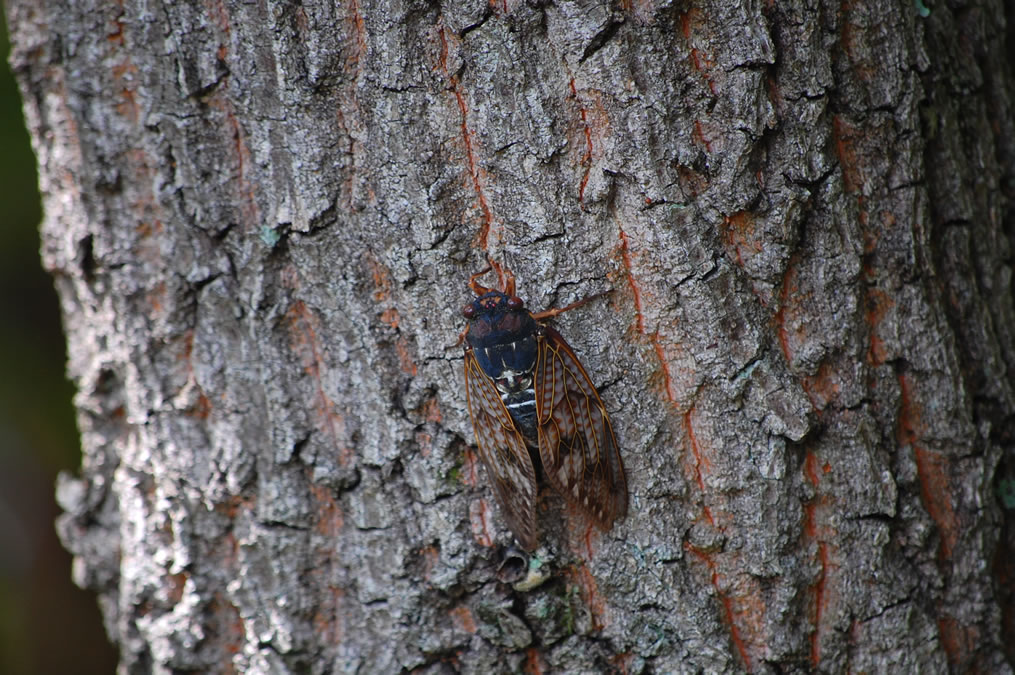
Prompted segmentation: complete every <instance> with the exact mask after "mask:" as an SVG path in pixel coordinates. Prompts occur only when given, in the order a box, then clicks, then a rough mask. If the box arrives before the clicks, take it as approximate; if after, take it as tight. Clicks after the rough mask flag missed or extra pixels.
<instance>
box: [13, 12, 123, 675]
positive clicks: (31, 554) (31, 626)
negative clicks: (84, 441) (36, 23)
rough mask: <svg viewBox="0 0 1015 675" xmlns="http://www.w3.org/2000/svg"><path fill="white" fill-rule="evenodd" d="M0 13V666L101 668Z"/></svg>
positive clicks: (74, 456)
mask: <svg viewBox="0 0 1015 675" xmlns="http://www.w3.org/2000/svg"><path fill="white" fill-rule="evenodd" d="M8 51H9V50H8V44H7V27H6V25H5V24H3V12H2V11H0V54H2V55H3V61H4V63H3V67H2V68H0V186H3V188H2V190H3V192H2V205H3V206H2V213H3V216H2V225H0V317H3V319H4V328H3V329H2V330H0V673H112V672H113V671H114V670H115V667H116V657H115V653H114V651H113V648H112V647H111V646H110V645H109V642H108V641H107V639H106V637H105V633H104V632H103V629H102V622H101V619H100V617H99V610H98V606H97V604H96V601H95V597H94V596H93V595H92V594H91V593H87V592H85V591H82V590H80V589H79V588H77V587H76V586H74V584H73V583H71V580H70V564H71V561H70V556H69V555H68V554H67V553H66V552H65V551H64V550H63V548H61V546H60V543H59V541H58V540H57V538H56V532H55V530H54V528H53V521H54V519H55V518H56V516H57V515H58V510H57V507H56V503H55V499H54V497H53V494H54V481H55V479H56V474H57V472H58V471H61V470H70V471H77V467H78V465H79V464H80V462H81V458H80V450H79V446H78V439H77V429H76V428H75V425H74V412H73V409H72V407H71V396H72V395H73V393H74V390H73V387H71V385H70V384H69V383H68V382H67V381H66V380H65V379H64V362H65V355H64V340H63V334H62V332H61V328H60V314H59V307H58V305H57V300H56V294H55V293H54V291H53V284H52V282H51V280H50V278H49V276H47V275H46V273H45V272H43V271H42V267H41V266H40V263H39V234H38V225H39V219H40V217H41V214H40V211H39V198H38V191H37V188H36V178H35V157H34V156H33V155H32V150H31V147H30V145H29V142H28V134H27V133H26V131H25V127H24V121H23V120H22V117H21V99H20V96H19V94H18V90H17V87H16V85H15V83H14V79H13V77H12V76H11V73H10V70H9V68H8V67H7V53H8Z"/></svg>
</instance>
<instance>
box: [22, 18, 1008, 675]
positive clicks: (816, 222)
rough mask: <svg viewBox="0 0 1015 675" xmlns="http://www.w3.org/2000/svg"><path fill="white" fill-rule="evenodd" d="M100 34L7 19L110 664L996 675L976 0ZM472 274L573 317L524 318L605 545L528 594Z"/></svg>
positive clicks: (1001, 203) (575, 547) (994, 162)
mask: <svg viewBox="0 0 1015 675" xmlns="http://www.w3.org/2000/svg"><path fill="white" fill-rule="evenodd" d="M120 4H121V5H122V6H118V5H117V3H109V2H98V1H92V2H82V1H78V0H75V1H74V2H70V1H69V0H66V1H64V2H59V1H57V0H48V1H46V0H8V14H9V17H10V25H11V29H12V34H13V42H14V52H13V55H12V57H11V58H12V63H13V65H14V67H15V69H16V71H17V73H18V75H19V78H20V82H21V86H22V91H23V94H24V98H25V109H26V113H27V115H28V120H29V126H30V129H31V132H32V135H33V137H34V142H35V148H36V151H37V153H38V157H39V164H40V176H41V178H40V180H41V183H42V190H43V194H44V198H45V209H46V219H45V222H44V224H43V238H44V243H43V252H42V253H43V259H44V262H45V265H46V266H47V268H48V269H49V270H50V271H51V272H52V273H53V275H54V277H55V279H56V284H57V287H58V289H59V292H60V296H61V298H62V302H63V308H64V316H65V322H66V329H67V334H68V341H69V353H70V364H69V370H70V374H71V377H72V378H73V379H74V381H75V383H76V384H77V386H78V389H79V394H78V397H77V400H76V401H77V406H78V410H79V421H80V426H81V433H82V438H83V448H84V459H83V467H82V476H81V478H80V479H72V478H66V479H64V480H63V481H62V482H61V485H60V486H59V490H58V497H59V499H60V503H61V504H62V505H63V508H64V509H65V510H66V515H64V516H63V517H62V519H61V521H60V523H59V528H60V532H61V534H62V536H63V539H64V541H65V543H66V545H67V546H68V548H69V549H70V550H72V551H73V552H74V554H75V555H76V563H77V564H76V567H75V578H76V580H77V582H78V583H79V584H82V585H84V586H87V587H89V588H93V589H95V590H96V591H97V592H98V595H99V600H100V603H101V605H102V609H103V612H104V615H105V617H106V622H107V628H108V631H109V633H110V634H111V635H112V637H113V639H114V640H115V641H116V642H117V644H118V645H119V646H120V649H121V654H122V667H123V670H124V671H125V672H148V671H155V672H167V671H170V670H173V671H175V670H189V669H198V670H208V671H213V672H228V671H230V670H237V671H257V672H269V671H270V672H283V671H307V672H315V673H323V672H349V671H359V672H396V671H398V670H400V669H408V670H413V669H420V670H423V671H426V672H444V671H447V670H461V671H464V672H508V671H511V672H515V671H519V670H522V669H528V670H530V671H533V672H535V671H539V670H547V669H549V670H554V671H561V672H565V671H571V672H595V671H603V670H608V669H611V668H616V669H620V670H624V671H626V672H630V673H637V672H659V673H662V672H674V671H696V670H705V671H739V670H750V671H757V672H764V671H771V672H777V671H783V672H785V671H806V670H811V669H818V670H825V671H842V670H845V669H849V670H851V671H870V672H879V671H886V670H893V671H896V672H913V671H916V670H921V671H922V672H944V671H948V670H953V671H967V670H969V669H980V670H983V671H991V672H1011V659H1012V658H1013V656H1015V654H1013V651H1012V649H1013V648H1012V646H1011V645H1012V644H1015V628H1013V625H1015V615H1013V614H1015V609H1013V607H1015V602H1013V600H1012V596H1011V583H1012V582H1011V580H1012V578H1013V577H1015V569H1013V563H1012V560H1013V558H1015V531H1013V514H1015V511H1013V510H1012V509H1013V507H1015V498H1011V499H1009V501H1007V502H1006V501H1005V499H1006V498H1008V497H1009V495H1010V493H1009V492H1007V490H1009V489H1010V488H1011V486H1012V485H1015V484H1013V483H1011V482H1009V481H1010V480H1011V479H1013V478H1015V459H1013V456H1015V451H1013V444H1015V396H1013V389H1012V377H1011V371H1012V368H1013V366H1015V333H1013V330H1015V311H1013V302H1012V274H1011V244H1012V241H1011V240H1012V237H1013V234H1015V225H1013V223H1015V220H1013V210H1012V202H1011V198H1012V196H1013V192H1015V182H1013V178H1015V173H1013V169H1015V126H1013V115H1012V109H1011V107H1010V105H1011V93H1012V73H1011V71H1010V68H1009V64H1008V62H1007V52H1006V41H1005V40H1006V34H1005V30H1006V28H1005V26H1006V23H1005V22H1006V18H1010V17H1006V16H1005V9H1004V5H1003V3H1002V2H1001V1H1000V0H994V1H992V2H982V3H972V2H969V3H965V2H959V1H955V2H948V3H946V2H943V1H942V2H934V3H931V2H928V3H927V5H928V6H929V7H930V10H929V13H928V12H927V10H926V7H924V4H923V3H922V2H919V1H917V2H915V3H914V2H911V1H910V0H900V1H899V2H871V3H868V2H855V3H853V2H841V3H840V2H828V1H823V2H822V1H818V2H803V1H801V0H798V1H795V2H794V1H788V2H782V1H780V2H769V3H764V2H744V3H734V2H727V1H726V0H702V1H701V2H699V3H697V4H695V5H691V4H688V3H683V2H679V3H678V2H651V1H648V2H642V1H636V2H630V1H628V2H621V3H620V4H613V5H610V4H606V3H602V2H599V3H595V2H588V3H571V2H520V1H519V0H506V1H504V2H501V1H500V0H498V1H497V2H489V3H488V2H487V1H486V0H475V1H471V2H446V3H428V2H422V1H419V2H412V1H406V2H397V1H396V2H373V1H372V0H360V1H357V0H352V1H350V2H342V3H333V2H328V1H326V0H306V1H304V2H302V3H298V2H286V3H266V2H241V1H240V0H205V1H203V2H196V1H195V2H182V3H181V2H174V3H168V2H167V3H157V2H151V1H139V2H126V3H120ZM486 256H491V257H492V258H494V259H495V260H499V261H502V262H503V263H505V264H506V265H507V267H508V268H510V269H511V270H512V271H513V272H514V273H515V275H516V276H517V277H518V279H519V284H520V290H521V292H522V294H523V295H524V297H526V299H527V300H528V302H529V304H530V306H532V307H534V308H536V309H541V308H544V307H547V306H551V305H557V306H560V305H563V304H565V303H567V302H571V301H573V300H576V299H578V298H580V297H583V296H586V295H589V294H591V293H594V292H597V291H602V290H604V289H608V288H612V289H614V292H613V293H612V295H610V296H609V297H608V299H603V300H599V301H596V302H594V303H590V304H588V305H586V306H584V307H582V308H581V309H578V310H575V311H573V312H571V313H568V314H566V315H564V316H563V317H561V318H560V319H558V320H557V322H556V323H557V326H558V327H559V328H560V329H561V331H562V332H563V333H564V334H565V335H566V336H567V337H568V339H569V340H570V341H571V343H572V344H573V346H574V347H575V349H576V351H577V352H578V353H579V354H580V356H581V357H582V359H583V361H584V362H585V365H586V366H587V368H588V369H589V371H590V372H591V373H593V376H594V378H595V379H596V381H597V382H598V383H599V384H600V385H601V386H602V387H603V398H604V400H605V402H606V405H607V407H608V409H610V410H611V411H612V414H613V421H614V425H615V427H616V429H617V434H618V437H619V440H620V442H621V447H622V452H623V455H624V459H625V462H626V464H627V467H628V474H629V482H630V488H631V509H630V515H629V517H628V518H627V519H626V520H625V521H624V522H622V523H621V524H619V525H618V526H617V527H615V528H614V530H613V531H612V532H610V533H608V534H605V535H600V534H598V533H596V532H595V531H592V532H587V531H584V529H583V528H581V527H579V526H578V525H577V524H576V522H574V521H569V520H568V518H567V517H566V514H564V516H563V517H557V515H560V512H559V510H555V509H559V505H556V506H555V505H554V504H553V503H552V500H551V502H549V506H550V510H549V512H548V513H547V514H546V517H545V518H544V519H543V521H542V525H543V527H544V535H543V541H544V543H545V547H546V548H545V550H543V551H542V552H541V557H540V560H542V562H543V564H544V568H543V569H544V570H549V572H550V578H549V580H548V581H546V583H544V584H543V585H541V586H539V587H538V588H536V589H534V590H529V591H526V592H523V591H519V590H517V589H515V588H513V587H512V586H511V585H509V584H507V583H504V582H502V581H500V580H499V579H498V576H497V566H498V564H499V562H500V560H499V553H498V550H499V546H501V545H504V544H508V543H510V536H509V535H508V533H507V532H506V530H505V529H504V528H503V527H502V525H501V523H500V521H499V518H498V516H497V513H496V509H495V507H494V506H493V505H492V502H491V497H490V492H489V490H488V489H487V488H486V487H485V486H484V482H483V477H482V471H481V470H478V469H477V467H476V465H475V455H474V453H472V452H471V451H470V450H469V448H470V445H471V443H472V432H471V429H470V425H469V420H468V418H467V414H466V412H465V405H464V394H463V391H462V379H461V374H460V369H461V350H460V347H458V346H456V344H455V343H456V339H457V336H458V333H459V331H460V330H461V328H462V323H463V322H462V319H461V318H460V314H459V310H460V307H461V306H462V305H463V303H464V302H465V301H466V300H467V299H468V297H469V293H468V291H467V289H466V287H465V280H466V279H467V277H468V275H469V274H470V273H472V272H474V271H476V270H477V269H479V268H481V267H482V266H483V264H484V259H485V257H486ZM554 514H557V515H554ZM1005 636H1007V637H1005ZM1006 645H1007V646H1006ZM1006 650H1007V651H1006Z"/></svg>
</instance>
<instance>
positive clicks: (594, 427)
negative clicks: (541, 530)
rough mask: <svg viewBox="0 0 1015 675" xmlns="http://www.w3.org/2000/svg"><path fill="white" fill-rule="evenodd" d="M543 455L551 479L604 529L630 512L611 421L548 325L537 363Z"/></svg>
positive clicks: (569, 352)
mask: <svg viewBox="0 0 1015 675" xmlns="http://www.w3.org/2000/svg"><path fill="white" fill-rule="evenodd" d="M535 389H536V414H537V417H538V426H539V456H540V459H541V460H542V462H543V469H544V471H545V472H546V477H547V480H549V482H550V484H551V485H553V487H554V488H555V489H556V490H557V491H559V492H560V493H561V494H562V495H563V496H564V498H565V499H567V501H568V502H569V503H571V504H572V505H573V506H574V507H576V508H578V509H579V510H580V511H582V512H583V513H585V514H586V515H588V516H590V517H591V518H592V519H593V520H595V521H596V522H597V523H598V524H599V526H600V527H602V528H603V529H609V528H610V527H611V526H612V525H613V522H614V521H615V520H617V519H619V518H623V517H624V516H625V515H626V514H627V480H626V478H625V477H624V465H623V463H622V462H621V459H620V451H619V449H618V447H617V439H616V436H614V434H613V426H612V425H611V424H610V417H609V415H607V414H606V408H605V407H604V406H603V402H602V400H601V399H600V398H599V393H598V392H597V391H596V388H595V387H594V386H593V385H592V381H591V380H590V379H589V376H588V374H587V373H586V372H585V369H584V368H583V367H582V365H581V363H580V362H579V361H578V357H577V356H575V354H574V351H573V350H572V349H571V347H570V346H569V345H568V344H567V342H565V341H564V338H562V337H561V336H560V334H559V333H558V332H557V331H555V330H554V329H553V328H550V327H549V326H545V327H544V334H543V335H542V336H541V337H540V339H539V346H538V357H537V361H536V382H535Z"/></svg>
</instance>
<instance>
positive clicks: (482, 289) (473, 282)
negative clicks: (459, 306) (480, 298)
mask: <svg viewBox="0 0 1015 675" xmlns="http://www.w3.org/2000/svg"><path fill="white" fill-rule="evenodd" d="M491 262H492V261H491ZM490 269H491V265H490V264H487V266H486V267H484V268H483V269H481V270H479V271H478V272H476V273H475V274H473V275H472V276H471V277H469V288H471V289H472V292H473V293H475V294H476V295H485V294H486V293H489V292H490V289H489V288H487V287H486V286H481V285H480V283H479V281H477V279H479V278H480V277H481V276H483V275H484V274H486V273H487V272H489V271H490Z"/></svg>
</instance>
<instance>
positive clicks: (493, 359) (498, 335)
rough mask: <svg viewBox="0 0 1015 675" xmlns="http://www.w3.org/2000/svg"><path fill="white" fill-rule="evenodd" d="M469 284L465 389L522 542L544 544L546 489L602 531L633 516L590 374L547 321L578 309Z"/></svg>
mask: <svg viewBox="0 0 1015 675" xmlns="http://www.w3.org/2000/svg"><path fill="white" fill-rule="evenodd" d="M487 271H489V268H487V269H486V270H483V271H482V272H479V273H478V274H475V275H473V276H472V278H470V279H469V287H470V288H471V289H472V290H473V292H475V294H476V295H477V296H478V297H477V298H476V299H475V300H473V301H472V302H470V303H469V304H467V305H466V306H465V308H464V309H463V310H462V314H463V315H464V316H465V318H466V319H468V326H467V327H466V329H465V391H466V397H467V400H468V406H469V415H470V416H471V418H472V427H473V429H474V431H475V433H476V445H477V446H478V447H479V456H480V458H481V459H482V460H483V464H484V465H485V467H486V472H487V475H488V476H489V480H490V482H491V483H492V485H493V493H494V495H495V496H496V499H497V503H498V505H499V506H500V511H501V514H502V516H503V517H504V519H505V520H506V521H507V524H508V527H509V528H510V529H511V532H512V533H513V534H514V535H515V537H516V538H517V540H518V543H519V544H521V545H522V546H523V547H524V548H525V549H526V550H529V551H531V550H532V549H534V548H535V547H536V544H537V542H538V530H537V526H536V501H537V498H538V496H539V486H540V483H542V482H544V481H545V482H546V483H549V484H550V485H551V486H552V487H553V488H554V489H555V490H556V491H557V492H558V493H560V494H561V496H563V497H564V499H565V500H566V501H567V502H568V503H569V504H570V505H571V506H572V507H574V508H575V509H577V510H578V511H580V512H581V513H583V514H584V515H585V516H587V517H588V518H589V519H591V521H592V522H593V523H595V524H596V525H598V526H599V527H600V528H601V529H603V530H608V529H609V528H610V527H612V526H613V523H614V521H616V520H617V519H619V518H623V517H624V515H625V514H626V513H627V481H626V479H625V477H624V466H623V464H622V463H621V459H620V452H619V450H618V448H617V439H616V436H614V434H613V426H612V425H611V423H610V417H609V415H607V413H606V408H605V407H604V406H603V401H602V399H600V398H599V393H598V392H597V391H596V388H595V386H594V385H593V384H592V380H591V379H590V378H589V376H588V374H587V373H586V372H585V368H583V367H582V364H581V363H580V362H579V361H578V357H577V356H575V353H574V350H572V349H571V347H570V346H568V344H567V342H565V341H564V338H562V337H561V336H560V333H558V332H557V331H555V330H554V329H553V328H551V327H550V326H548V325H546V323H545V322H544V321H545V320H546V319H549V318H552V317H554V316H556V315H558V314H560V313H561V312H565V311H567V310H569V309H572V308H574V307H577V306H578V305H580V304H582V303H583V302H585V301H584V300H583V301H579V302H577V303H574V304H572V305H569V306H567V307H564V308H562V309H551V310H547V311H543V312H537V313H532V312H529V311H528V310H527V309H526V308H525V302H524V301H523V300H522V299H521V298H519V297H518V296H517V295H515V282H514V277H512V276H508V277H507V280H506V283H505V284H504V286H505V287H504V290H503V291H497V290H492V289H489V288H485V287H483V286H481V285H479V283H478V281H477V279H478V278H479V277H480V276H482V275H483V274H485V273H486V272H487Z"/></svg>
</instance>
